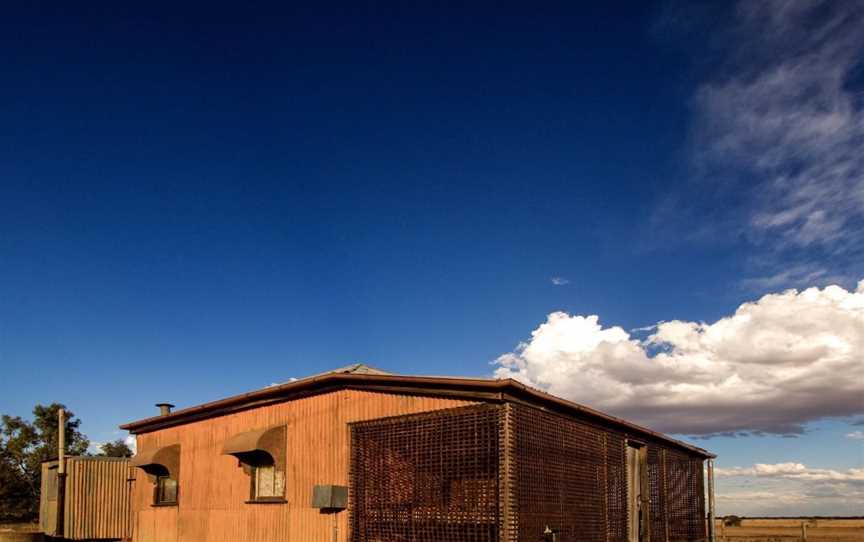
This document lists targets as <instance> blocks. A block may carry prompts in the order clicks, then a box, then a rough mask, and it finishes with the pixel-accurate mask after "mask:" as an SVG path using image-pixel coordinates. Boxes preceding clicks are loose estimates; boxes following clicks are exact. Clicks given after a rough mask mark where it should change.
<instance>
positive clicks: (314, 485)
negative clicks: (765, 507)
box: [122, 365, 713, 542]
mask: <svg viewBox="0 0 864 542" xmlns="http://www.w3.org/2000/svg"><path fill="white" fill-rule="evenodd" d="M122 428H123V429H126V430H128V431H130V432H131V433H133V434H134V435H136V437H137V445H138V454H137V455H136V456H135V458H133V460H132V465H134V466H136V467H138V468H140V469H141V470H142V471H143V472H144V473H145V474H146V476H138V480H137V482H136V483H135V487H134V489H133V496H132V508H133V511H134V523H135V526H134V537H133V539H134V541H135V542H204V541H212V542H216V541H225V542H229V541H230V542H264V541H274V540H279V541H288V542H316V541H320V542H324V541H331V540H338V541H352V542H402V541H404V542H485V541H489V542H491V541H498V542H516V541H520V542H535V541H538V540H556V541H557V542H572V541H576V540H579V541H580V542H582V541H596V542H606V541H620V542H631V541H632V542H666V541H684V540H704V539H705V538H706V522H705V495H704V493H705V492H704V489H703V487H704V486H703V463H704V462H705V460H706V459H711V458H713V456H712V455H711V454H710V453H708V452H706V451H705V450H703V449H701V448H697V447H695V446H692V445H689V444H686V443H683V442H680V441H678V440H675V439H672V438H669V437H667V436H665V435H662V434H660V433H657V432H654V431H651V430H649V429H646V428H643V427H639V426H637V425H635V424H632V423H629V422H627V421H625V420H622V419H619V418H616V417H613V416H609V415H607V414H603V413H601V412H598V411H596V410H592V409H590V408H587V407H584V406H581V405H578V404H575V403H572V402H569V401H565V400H563V399H560V398H557V397H554V396H551V395H549V394H545V393H542V392H540V391H537V390H535V389H533V388H530V387H528V386H525V385H523V384H521V383H519V382H516V381H514V380H485V379H469V378H438V377H416V376H400V375H391V374H387V373H384V372H382V371H378V370H375V369H372V368H369V367H367V366H364V365H353V366H349V367H346V368H343V369H339V370H336V371H333V372H330V373H325V374H322V375H318V376H314V377H310V378H306V379H303V380H298V381H294V382H289V383H286V384H281V385H276V386H271V387H268V388H264V389H262V390H258V391H254V392H251V393H246V394H243V395H238V396H235V397H229V398H227V399H223V400H220V401H215V402H211V403H206V404H203V405H200V406H195V407H191V408H186V409H183V410H178V411H175V412H170V408H168V406H167V405H163V412H162V414H161V415H160V416H156V417H153V418H148V419H144V420H140V421H137V422H133V423H129V424H127V425H124V426H122ZM346 493H347V496H348V498H347V500H346V499H345V494H346ZM313 505H314V506H313Z"/></svg>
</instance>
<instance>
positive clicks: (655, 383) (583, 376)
mask: <svg viewBox="0 0 864 542" xmlns="http://www.w3.org/2000/svg"><path fill="white" fill-rule="evenodd" d="M494 363H495V364H496V365H497V366H498V367H497V369H496V370H495V375H496V376H497V377H499V378H515V379H518V380H520V381H522V382H525V383H527V384H529V385H532V386H535V387H538V388H540V389H543V390H546V391H548V392H550V393H553V394H555V395H558V396H561V397H565V398H568V399H571V400H573V401H576V402H578V403H582V404H586V405H589V406H593V407H595V408H598V409H601V410H604V411H607V412H610V413H613V414H617V415H620V416H622V417H625V418H627V419H631V420H634V421H636V422H640V423H642V424H645V425H647V426H649V427H652V428H655V429H658V430H661V431H665V432H670V433H679V434H689V435H713V434H720V433H724V434H733V435H734V434H738V433H741V432H746V433H752V432H764V433H774V434H798V433H801V432H803V431H804V428H805V425H806V424H807V423H808V422H811V421H814V420H818V419H822V418H827V417H851V416H855V415H861V414H864V280H862V281H861V282H860V283H859V285H858V288H857V290H854V291H850V290H845V289H843V288H841V287H839V286H828V287H826V288H824V289H819V288H809V289H806V290H803V291H797V290H788V291H785V292H783V293H778V294H770V295H765V296H763V297H762V298H760V299H758V300H756V301H754V302H749V303H744V304H742V305H741V306H740V307H738V309H737V310H736V311H735V313H734V314H732V315H730V316H727V317H725V318H721V319H720V320H718V321H716V322H714V323H713V324H708V323H701V322H688V321H680V320H675V321H670V322H661V323H659V324H657V326H656V327H655V328H654V331H653V333H652V334H651V335H649V336H648V338H647V339H645V340H639V339H637V338H634V337H632V336H631V335H630V333H628V332H627V331H625V330H624V329H622V328H621V327H617V326H612V327H604V326H603V325H602V324H601V323H600V320H599V317H598V316H596V315H592V316H580V315H570V314H567V313H563V312H555V313H552V314H550V315H549V316H548V318H547V320H546V322H545V323H543V324H541V325H540V326H539V327H538V328H537V329H535V330H534V331H533V332H532V334H531V339H530V340H529V341H527V342H525V343H522V344H520V345H518V347H517V348H516V349H515V350H514V351H513V352H509V353H506V354H504V355H502V356H500V357H499V358H498V359H496V360H495V362H494Z"/></svg>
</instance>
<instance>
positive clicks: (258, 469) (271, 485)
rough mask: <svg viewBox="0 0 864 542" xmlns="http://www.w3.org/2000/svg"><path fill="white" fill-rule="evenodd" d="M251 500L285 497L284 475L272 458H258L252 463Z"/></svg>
mask: <svg viewBox="0 0 864 542" xmlns="http://www.w3.org/2000/svg"><path fill="white" fill-rule="evenodd" d="M251 478H252V500H253V501H268V500H282V499H283V498H284V497H285V476H284V474H283V473H282V472H281V471H279V470H278V469H277V468H276V465H274V464H273V460H272V459H269V458H268V459H259V460H258V461H256V462H255V464H253V465H252V477H251Z"/></svg>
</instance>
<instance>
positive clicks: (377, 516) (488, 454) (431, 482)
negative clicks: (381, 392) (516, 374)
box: [350, 405, 501, 542]
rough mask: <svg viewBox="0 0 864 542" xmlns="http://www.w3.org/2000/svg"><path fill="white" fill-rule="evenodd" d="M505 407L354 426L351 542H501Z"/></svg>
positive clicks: (446, 412)
mask: <svg viewBox="0 0 864 542" xmlns="http://www.w3.org/2000/svg"><path fill="white" fill-rule="evenodd" d="M500 435H501V407H499V406H496V405H480V406H476V407H474V406H472V407H464V408H458V409H448V410H440V411H434V412H429V413H424V414H419V415H409V416H399V417H395V418H385V419H380V420H373V421H367V422H360V423H355V424H352V425H351V474H350V478H351V539H352V541H354V542H408V541H410V542H497V541H498V540H499V534H500V529H501V524H500V521H499V516H500V514H499V464H500V460H501V454H500V447H499V445H500Z"/></svg>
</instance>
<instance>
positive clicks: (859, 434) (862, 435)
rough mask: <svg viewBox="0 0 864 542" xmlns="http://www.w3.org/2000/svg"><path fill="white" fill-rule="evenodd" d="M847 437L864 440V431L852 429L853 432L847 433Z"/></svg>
mask: <svg viewBox="0 0 864 542" xmlns="http://www.w3.org/2000/svg"><path fill="white" fill-rule="evenodd" d="M846 438H851V439H852V440H864V431H852V432H851V433H846Z"/></svg>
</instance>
